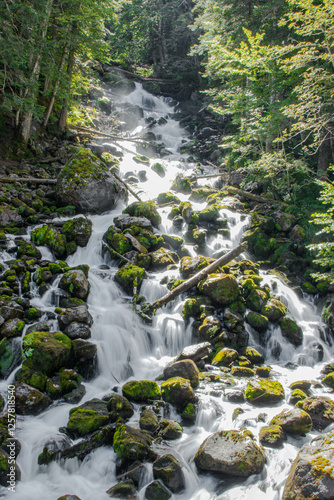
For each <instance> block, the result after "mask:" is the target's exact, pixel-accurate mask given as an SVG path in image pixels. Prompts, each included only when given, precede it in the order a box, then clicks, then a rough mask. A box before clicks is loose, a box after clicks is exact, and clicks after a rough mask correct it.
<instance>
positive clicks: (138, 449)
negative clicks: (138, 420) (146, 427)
mask: <svg viewBox="0 0 334 500" xmlns="http://www.w3.org/2000/svg"><path fill="white" fill-rule="evenodd" d="M151 442H152V439H151V438H150V437H149V436H148V435H147V434H144V433H143V432H140V431H138V430H137V429H131V428H130V427H128V426H127V425H124V424H118V425H117V427H116V432H115V435H114V442H113V448H114V450H115V452H116V453H117V456H118V457H119V458H121V459H123V460H129V461H135V460H144V459H145V458H147V457H148V456H149V455H150V454H151V450H150V448H149V446H150V444H151Z"/></svg>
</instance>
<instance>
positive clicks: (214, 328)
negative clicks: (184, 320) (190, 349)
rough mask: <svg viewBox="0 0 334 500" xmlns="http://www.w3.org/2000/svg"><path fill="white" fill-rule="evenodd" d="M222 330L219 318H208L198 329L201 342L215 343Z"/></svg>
mask: <svg viewBox="0 0 334 500" xmlns="http://www.w3.org/2000/svg"><path fill="white" fill-rule="evenodd" d="M221 330H222V325H221V323H220V321H219V319H218V318H215V317H214V316H207V317H205V318H204V319H203V322H202V324H201V325H200V326H199V328H198V332H199V336H200V339H201V340H209V341H213V340H214V339H215V337H217V336H218V335H219V333H220V332H221Z"/></svg>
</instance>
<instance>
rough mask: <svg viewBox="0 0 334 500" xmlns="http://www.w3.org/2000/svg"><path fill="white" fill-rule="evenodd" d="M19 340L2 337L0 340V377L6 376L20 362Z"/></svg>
mask: <svg viewBox="0 0 334 500" xmlns="http://www.w3.org/2000/svg"><path fill="white" fill-rule="evenodd" d="M21 355H22V351H21V345H20V340H15V339H9V340H8V339H2V340H1V341H0V377H2V378H5V379H6V378H7V377H8V376H9V375H10V374H11V373H12V371H13V370H14V368H16V367H17V366H18V365H19V364H20V362H21Z"/></svg>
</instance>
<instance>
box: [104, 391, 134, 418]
mask: <svg viewBox="0 0 334 500" xmlns="http://www.w3.org/2000/svg"><path fill="white" fill-rule="evenodd" d="M107 408H108V411H110V421H111V422H116V421H117V419H118V418H123V419H124V420H127V419H128V418H131V417H132V415H133V414H134V409H133V406H132V404H131V403H130V402H129V401H128V400H127V399H126V398H125V397H124V396H121V395H120V394H113V395H112V396H111V397H110V399H109V400H108V403H107Z"/></svg>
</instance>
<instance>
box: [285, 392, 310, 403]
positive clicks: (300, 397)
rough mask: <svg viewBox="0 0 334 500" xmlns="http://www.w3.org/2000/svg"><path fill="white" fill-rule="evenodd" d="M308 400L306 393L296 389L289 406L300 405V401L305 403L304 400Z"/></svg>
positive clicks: (290, 398) (292, 393)
mask: <svg viewBox="0 0 334 500" xmlns="http://www.w3.org/2000/svg"><path fill="white" fill-rule="evenodd" d="M306 398H307V394H306V392H304V391H302V390H301V389H294V390H293V391H292V392H291V394H290V397H289V404H290V405H295V404H296V403H298V401H303V399H306Z"/></svg>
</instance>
